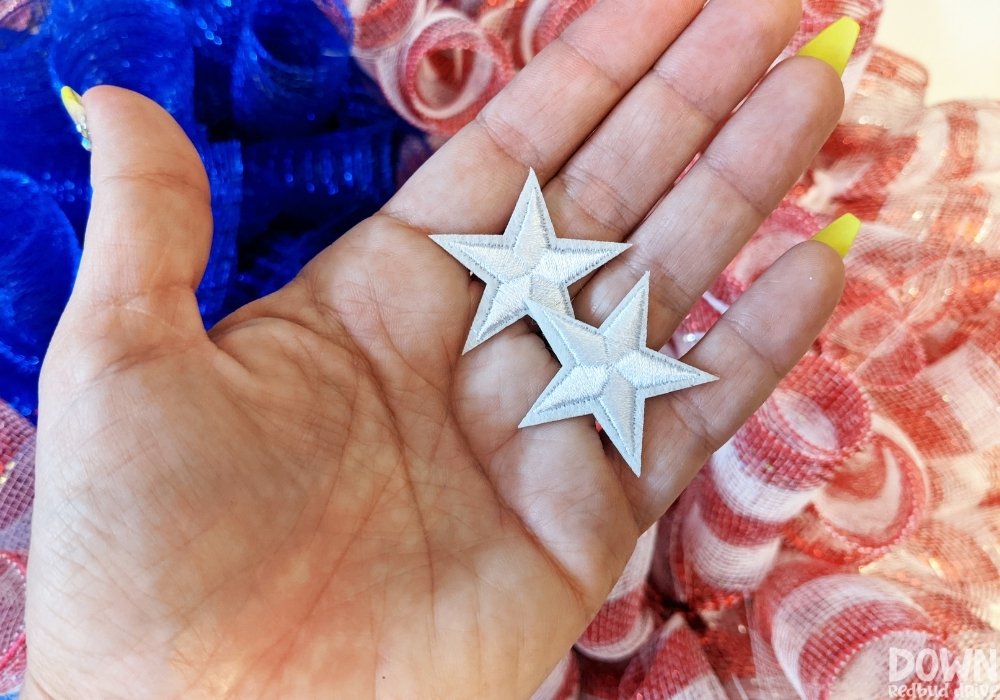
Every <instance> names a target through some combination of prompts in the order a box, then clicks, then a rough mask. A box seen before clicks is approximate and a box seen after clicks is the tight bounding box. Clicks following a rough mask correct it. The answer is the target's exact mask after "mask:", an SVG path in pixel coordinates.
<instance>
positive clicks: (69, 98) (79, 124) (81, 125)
mask: <svg viewBox="0 0 1000 700" xmlns="http://www.w3.org/2000/svg"><path fill="white" fill-rule="evenodd" d="M59 97H61V98H62V103H63V107H65V108H66V111H67V112H68V113H69V117H70V119H72V120H73V125H74V126H75V127H76V130H77V131H78V132H79V133H80V144H81V145H82V146H83V147H84V148H86V149H87V150H88V151H89V150H90V129H89V128H87V112H86V111H85V110H84V109H83V99H82V98H81V97H80V94H79V93H78V92H77V91H76V90H74V89H73V88H71V87H69V86H68V85H63V88H62V90H60V91H59Z"/></svg>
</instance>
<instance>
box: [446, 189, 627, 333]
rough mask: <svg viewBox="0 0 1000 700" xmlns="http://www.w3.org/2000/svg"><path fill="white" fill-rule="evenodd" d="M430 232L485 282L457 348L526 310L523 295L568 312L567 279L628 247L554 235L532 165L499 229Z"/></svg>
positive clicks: (505, 324)
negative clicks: (473, 232)
mask: <svg viewBox="0 0 1000 700" xmlns="http://www.w3.org/2000/svg"><path fill="white" fill-rule="evenodd" d="M430 238H431V240H433V241H434V242H435V243H437V244H438V245H440V246H441V247H442V248H444V249H445V250H446V251H448V252H449V253H450V254H451V255H452V257H454V258H455V259H456V260H458V261H459V262H460V263H462V264H463V265H464V266H465V267H467V268H468V269H469V270H470V271H471V272H472V273H473V274H474V275H475V276H476V277H478V278H479V279H481V280H483V281H484V282H485V283H486V291H485V292H484V294H483V299H482V301H481V302H480V303H479V309H478V310H477V311H476V317H475V319H474V320H473V322H472V329H471V330H470V332H469V337H468V339H467V340H466V343H465V349H464V350H463V351H462V352H463V353H466V352H469V351H470V350H472V349H473V348H475V347H476V346H478V345H480V344H481V343H483V342H485V341H487V340H489V339H490V338H492V337H493V336H494V335H496V334H497V333H499V332H500V331H502V330H503V329H504V328H507V327H508V326H510V325H512V324H513V323H515V322H517V321H518V320H520V319H522V318H524V317H525V316H527V315H528V306H527V303H528V302H529V301H530V302H533V303H538V304H541V305H543V306H544V307H546V308H551V309H554V310H557V311H560V312H561V313H563V314H565V315H567V316H570V317H572V316H573V305H572V302H571V300H570V296H569V287H570V285H572V284H573V283H574V282H576V281H577V280H580V279H582V278H583V277H586V276H587V275H588V274H590V273H591V272H593V271H594V270H596V269H597V268H599V267H601V265H604V264H605V263H606V262H608V261H609V260H611V259H612V258H614V257H615V256H616V255H618V254H619V253H621V252H622V251H624V250H625V249H626V248H628V247H629V244H627V243H607V242H603V241H586V240H572V239H565V238H556V234H555V230H554V229H553V227H552V221H551V219H550V218H549V212H548V208H547V207H546V205H545V198H544V197H543V195H542V189H541V187H540V185H539V184H538V178H537V177H536V176H535V171H534V170H530V171H529V172H528V179H527V181H526V182H525V184H524V188H523V189H522V190H521V194H520V196H519V197H518V200H517V205H516V206H515V207H514V213H513V214H512V215H511V217H510V221H508V223H507V228H506V229H505V231H504V233H503V234H502V235H499V236H496V235H493V236H490V235H450V234H438V235H433V236H431V237H430Z"/></svg>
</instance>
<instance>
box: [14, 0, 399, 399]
mask: <svg viewBox="0 0 1000 700" xmlns="http://www.w3.org/2000/svg"><path fill="white" fill-rule="evenodd" d="M322 5H323V8H324V11H323V12H320V10H319V9H317V6H316V4H315V3H314V2H313V0H176V1H171V0H45V1H44V2H43V1H42V0H38V1H37V2H35V4H34V7H33V8H32V13H33V16H35V17H38V18H40V19H39V21H38V23H37V24H36V25H35V26H33V27H32V28H31V29H30V30H28V31H12V30H7V29H0V94H2V95H4V100H3V107H2V108H0V143H2V144H3V148H2V149H0V169H2V170H3V171H4V172H3V173H2V178H0V187H2V191H0V197H2V198H3V200H4V201H3V202H0V236H4V237H5V238H4V245H3V250H2V251H0V257H2V260H3V265H2V266H0V355H2V357H0V399H3V400H5V401H7V402H8V403H12V404H13V405H15V406H16V407H17V408H18V410H20V411H21V412H22V413H24V414H25V415H27V416H33V413H34V411H35V409H36V404H37V389H36V386H37V378H38V367H39V364H40V360H41V359H42V358H43V357H44V353H45V350H46V348H47V346H48V342H49V339H50V337H51V333H52V329H53V328H54V327H55V323H56V321H57V320H58V318H59V315H60V313H61V311H62V308H63V306H64V305H65V302H66V298H67V297H68V294H69V290H70V288H71V284H72V280H73V276H74V274H75V269H76V264H77V261H78V259H79V249H78V245H77V242H78V241H79V242H81V243H82V242H83V241H84V234H85V228H86V221H87V215H88V211H89V206H90V199H91V188H90V183H89V168H90V157H89V154H88V153H87V152H86V151H85V150H84V149H83V148H81V146H80V140H79V136H78V135H77V134H76V132H75V130H74V128H73V125H72V123H71V121H70V119H69V117H68V116H67V114H66V113H65V111H64V110H63V107H62V104H61V102H60V99H59V90H60V89H61V88H62V86H63V85H68V86H70V87H72V88H73V89H75V90H77V91H78V92H80V93H83V92H84V91H85V90H86V89H88V88H90V87H92V86H94V85H100V84H111V85H118V86H121V87H127V88H129V89H132V90H135V91H137V92H140V93H142V94H144V95H146V96H148V97H150V98H151V99H153V100H155V101H156V102H158V103H159V104H160V105H162V106H163V107H164V108H165V109H167V111H169V112H170V113H171V114H172V115H173V116H174V118H175V119H177V121H178V123H179V124H180V125H181V126H182V127H183V128H184V129H185V131H186V132H187V134H188V136H189V137H190V138H191V139H192V141H193V142H194V144H195V146H196V148H197V149H198V151H199V153H200V154H201V156H202V160H203V161H204V163H205V167H206V171H207V173H208V176H209V181H210V184H211V187H212V213H213V216H214V222H215V232H214V238H213V241H212V252H211V256H210V259H209V262H208V267H207V269H206V272H205V276H204V278H203V280H202V283H201V286H200V287H199V289H198V292H197V296H198V302H199V306H200V308H201V312H202V315H203V317H204V319H205V323H206V326H211V325H212V324H214V323H215V322H217V321H218V320H219V319H221V318H222V317H223V316H225V315H226V314H227V313H229V312H231V311H233V310H235V309H237V308H239V307H240V306H242V305H243V304H245V303H247V302H249V301H252V300H253V299H256V298H258V297H260V296H262V295H263V294H267V293H270V292H272V291H274V290H276V289H278V288H280V287H281V286H282V285H284V284H285V283H287V282H288V281H289V280H290V279H291V278H292V277H294V276H295V274H296V273H297V272H298V271H299V270H300V269H301V267H302V266H303V265H304V264H305V263H306V262H308V261H309V259H310V258H312V257H313V256H314V255H315V254H316V253H318V252H319V251H320V250H322V249H323V248H324V247H325V246H327V245H329V244H330V243H332V242H333V241H334V240H336V239H337V238H338V237H339V236H340V235H341V234H342V233H343V232H344V231H346V230H347V229H348V228H350V227H351V226H353V225H354V224H355V223H357V222H358V221H360V220H361V219H362V218H364V217H365V216H368V215H369V214H371V213H372V212H374V211H376V210H377V209H378V208H379V207H380V206H381V205H382V204H383V203H384V202H385V201H386V200H387V199H388V197H389V196H390V195H391V194H392V192H393V191H394V189H395V186H396V181H397V172H398V171H399V170H400V168H399V154H400V145H401V144H402V142H403V140H404V138H405V137H407V136H408V135H416V134H414V132H413V130H412V128H411V127H409V126H407V125H406V124H405V123H404V122H403V121H402V120H401V119H400V118H399V117H398V116H397V115H396V114H395V113H394V112H393V111H392V109H391V108H390V107H389V106H388V105H387V104H386V103H385V101H384V100H383V98H382V97H381V93H380V91H379V90H378V88H377V87H376V86H375V84H374V83H373V82H372V81H371V80H370V79H369V78H368V77H367V76H366V75H365V74H364V73H363V72H362V71H361V70H360V68H359V67H358V66H357V65H356V64H355V63H354V62H353V60H352V59H351V58H350V36H351V31H352V28H351V25H350V20H349V19H348V18H349V13H348V12H347V10H346V8H345V7H344V5H343V2H342V0H323V2H322ZM330 17H333V18H334V20H335V21H331V19H330ZM417 136H419V135H417ZM410 165H412V164H409V163H408V164H407V167H409V166H410ZM73 245H77V247H76V248H73Z"/></svg>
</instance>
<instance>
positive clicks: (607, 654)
mask: <svg viewBox="0 0 1000 700" xmlns="http://www.w3.org/2000/svg"><path fill="white" fill-rule="evenodd" d="M655 547H656V528H655V527H652V528H650V529H649V530H647V531H646V532H644V533H643V534H642V535H641V536H640V537H639V541H638V542H636V545H635V551H634V552H632V557H631V558H630V559H629V561H628V564H627V565H626V566H625V571H623V572H622V575H621V578H619V579H618V582H617V583H616V584H615V587H614V588H613V589H612V590H611V593H610V594H609V595H608V599H607V601H605V603H604V605H603V607H601V609H600V611H599V612H598V613H597V616H596V617H595V618H594V619H593V620H592V621H591V623H590V625H588V626H587V629H586V631H584V633H583V635H581V636H580V638H579V639H578V640H577V642H576V648H577V650H579V651H580V652H581V653H583V654H586V655H587V656H589V657H591V658H593V659H599V660H601V661H620V660H622V659H627V658H628V657H630V656H631V655H632V654H634V653H635V651H636V650H637V649H638V648H639V647H641V646H642V645H643V644H644V643H645V642H646V640H647V639H649V635H650V634H652V632H653V628H654V626H655V624H656V616H655V615H654V613H653V612H652V610H650V608H649V606H648V605H647V602H646V601H647V590H646V577H647V576H648V575H649V568H650V565H651V564H652V561H653V551H654V549H655Z"/></svg>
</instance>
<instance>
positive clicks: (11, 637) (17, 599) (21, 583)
mask: <svg viewBox="0 0 1000 700" xmlns="http://www.w3.org/2000/svg"><path fill="white" fill-rule="evenodd" d="M24 604H25V564H24V559H23V558H22V557H21V556H19V555H18V554H15V553H14V552H4V551H0V693H10V692H13V691H16V690H17V689H18V688H19V687H20V685H21V680H22V679H23V678H24V669H25V666H26V665H27V661H28V657H27V647H26V646H25V641H24Z"/></svg>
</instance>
